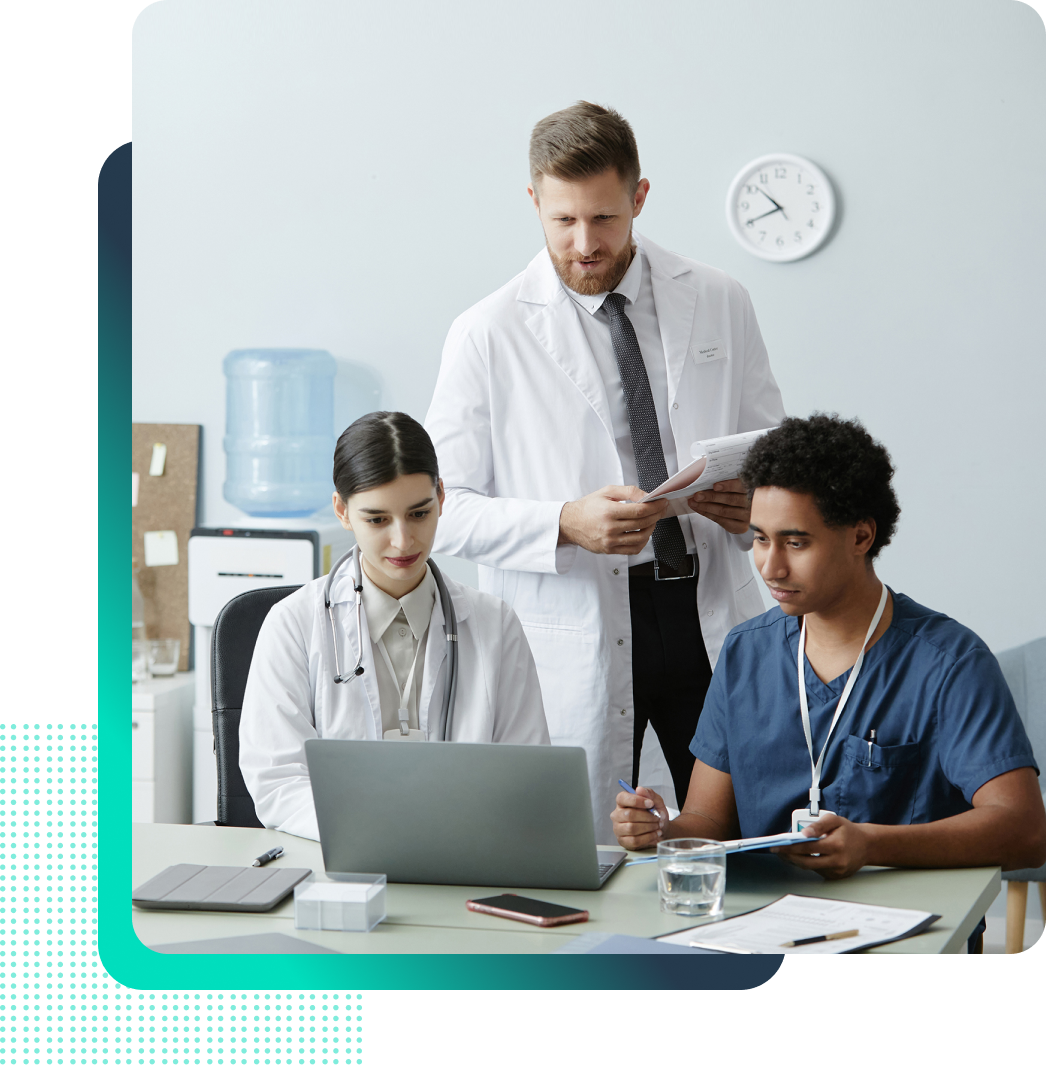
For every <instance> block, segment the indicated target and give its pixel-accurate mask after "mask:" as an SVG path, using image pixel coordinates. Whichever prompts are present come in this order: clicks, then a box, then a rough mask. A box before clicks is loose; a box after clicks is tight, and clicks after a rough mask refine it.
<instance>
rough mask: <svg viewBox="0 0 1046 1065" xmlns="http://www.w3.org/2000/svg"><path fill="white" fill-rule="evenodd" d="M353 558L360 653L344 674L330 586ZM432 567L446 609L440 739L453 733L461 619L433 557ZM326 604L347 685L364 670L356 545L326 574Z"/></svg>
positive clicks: (337, 672)
mask: <svg viewBox="0 0 1046 1065" xmlns="http://www.w3.org/2000/svg"><path fill="white" fill-rule="evenodd" d="M350 560H351V561H352V588H353V591H354V592H355V593H356V639H357V642H358V643H359V647H360V653H359V656H358V657H357V659H356V665H355V666H353V668H352V672H351V673H349V674H347V675H345V674H343V673H342V671H341V658H340V656H339V655H338V626H337V625H336V624H335V623H334V609H333V608H332V607H331V585H332V584H333V583H334V578H335V576H336V574H337V572H338V570H339V569H341V567H342V566H343V565H345V563H346V562H348V561H350ZM428 564H429V569H430V570H432V576H433V577H434V578H435V581H436V588H437V589H438V590H439V602H440V606H441V607H442V608H443V631H444V633H446V636H447V678H446V681H445V683H444V685H443V706H442V708H441V710H440V713H439V738H440V739H441V740H446V738H447V737H448V736H449V735H450V726H451V718H452V717H453V714H454V698H455V695H456V694H457V689H458V619H457V616H456V615H455V613H454V604H453V603H452V602H451V599H450V592H449V591H448V590H447V582H446V581H445V580H444V579H443V574H442V573H440V571H439V567H438V566H437V565H436V563H435V562H434V561H433V560H432V559H431V558H430V559H429V561H428ZM323 605H324V606H325V607H326V608H327V617H328V619H329V620H330V626H331V639H332V640H333V641H334V683H335V684H346V683H348V682H349V681H350V680H354V679H355V678H356V677H358V676H360V674H361V673H363V620H362V617H361V615H360V611H361V610H362V609H363V573H362V569H361V565H360V549H359V545H358V544H357V545H356V546H355V547H353V549H352V550H351V551H347V552H346V553H345V554H344V555H342V556H341V558H339V559H338V561H337V562H335V563H334V565H333V566H331V571H330V573H328V574H327V583H326V584H325V585H324V586H323Z"/></svg>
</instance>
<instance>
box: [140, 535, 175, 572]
mask: <svg viewBox="0 0 1046 1065" xmlns="http://www.w3.org/2000/svg"><path fill="white" fill-rule="evenodd" d="M145 564H146V565H147V566H177V565H178V534H177V533H175V532H173V531H172V530H170V529H165V530H163V531H162V532H147V533H146V534H145Z"/></svg>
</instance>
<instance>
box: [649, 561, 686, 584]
mask: <svg viewBox="0 0 1046 1065" xmlns="http://www.w3.org/2000/svg"><path fill="white" fill-rule="evenodd" d="M686 557H687V558H688V559H690V572H689V573H681V574H679V576H678V577H662V576H661V573H660V571H659V569H658V565H657V558H656V557H655V558H654V580H655V581H690V580H693V579H694V576H695V566H694V556H693V555H687V556H686Z"/></svg>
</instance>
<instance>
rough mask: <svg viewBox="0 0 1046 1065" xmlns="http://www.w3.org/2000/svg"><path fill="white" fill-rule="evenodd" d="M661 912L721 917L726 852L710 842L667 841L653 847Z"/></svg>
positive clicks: (721, 847) (714, 842)
mask: <svg viewBox="0 0 1046 1065" xmlns="http://www.w3.org/2000/svg"><path fill="white" fill-rule="evenodd" d="M657 885H658V890H659V892H660V894H661V911H662V912H663V913H676V914H679V915H680V916H681V917H722V916H723V892H724V891H725V889H726V849H725V848H724V847H723V845H722V843H718V842H716V840H714V839H670V840H666V841H665V842H664V843H659V844H658V845H657Z"/></svg>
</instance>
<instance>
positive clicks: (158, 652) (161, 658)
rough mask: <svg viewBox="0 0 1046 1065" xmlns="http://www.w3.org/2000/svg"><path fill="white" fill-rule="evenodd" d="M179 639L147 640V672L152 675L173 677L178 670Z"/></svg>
mask: <svg viewBox="0 0 1046 1065" xmlns="http://www.w3.org/2000/svg"><path fill="white" fill-rule="evenodd" d="M181 650H182V641H181V640H150V641H149V672H150V673H151V674H152V675H153V676H154V677H173V676H174V674H175V673H177V672H178V657H179V655H180V654H181Z"/></svg>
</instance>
